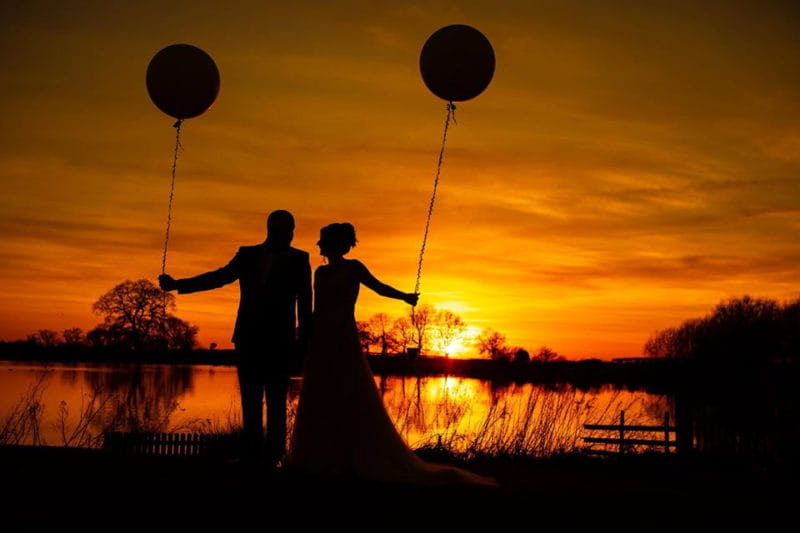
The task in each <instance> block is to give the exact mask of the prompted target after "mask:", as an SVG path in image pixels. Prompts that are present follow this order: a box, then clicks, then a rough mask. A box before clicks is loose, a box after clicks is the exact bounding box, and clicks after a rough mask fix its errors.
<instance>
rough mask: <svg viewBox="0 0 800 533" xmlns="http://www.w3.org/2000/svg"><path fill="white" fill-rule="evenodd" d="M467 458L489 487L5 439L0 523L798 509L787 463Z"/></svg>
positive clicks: (460, 522)
mask: <svg viewBox="0 0 800 533" xmlns="http://www.w3.org/2000/svg"><path fill="white" fill-rule="evenodd" d="M468 466H469V468H470V469H472V470H474V471H476V472H480V473H483V474H490V475H493V476H494V477H495V478H496V479H498V480H499V481H500V483H501V487H500V488H498V489H492V488H475V487H416V486H404V485H395V484H386V483H375V482H363V481H362V482H358V481H354V480H342V479H337V480H330V479H317V478H310V477H306V476H302V475H299V474H297V473H292V472H286V471H278V472H269V471H266V470H264V469H259V468H253V467H248V466H244V465H242V464H238V463H226V462H218V461H217V462H211V461H209V460H203V459H191V458H161V457H118V456H113V455H108V454H105V453H103V452H100V451H90V450H74V449H65V448H27V447H7V448H0V476H1V478H0V479H2V481H1V482H0V483H2V489H1V490H2V494H0V531H72V530H76V531H87V530H88V531H100V530H103V531H117V530H124V531H128V530H148V531H176V530H179V531H190V530H202V531H209V530H214V531H271V530H276V529H279V530H287V529H289V530H297V531H305V530H309V529H316V530H324V531H329V530H338V529H340V528H343V530H344V531H350V530H387V529H390V530H397V529H401V528H402V529H407V528H413V529H414V530H421V531H433V530H442V529H443V528H446V529H447V530H452V529H454V528H456V527H457V528H459V529H466V530H468V531H476V530H490V531H495V530H500V529H503V530H507V529H509V528H513V529H514V530H524V531H541V530H544V529H545V528H546V529H547V530H552V529H559V530H566V531H574V530H581V531H587V530H595V529H601V530H606V529H609V530H610V529H614V530H625V531H645V530H647V531H652V530H679V529H683V528H691V529H692V530H695V528H697V527H702V528H703V529H706V528H708V529H709V530H713V531H719V530H720V528H722V527H725V526H726V525H727V526H732V525H738V526H742V525H744V524H745V523H754V525H756V526H757V527H758V529H759V530H760V531H773V530H777V529H781V530H783V529H786V528H787V527H788V528H789V529H792V530H793V529H794V528H795V527H796V520H797V511H798V508H797V507H798V505H800V502H799V501H798V499H797V495H798V488H797V485H796V482H797V479H796V477H795V476H794V474H793V473H792V472H788V471H772V472H765V471H761V472H758V471H752V469H742V468H732V467H730V466H727V467H723V466H722V465H716V466H714V465H708V464H699V463H698V462H696V461H689V462H687V461H676V460H675V459H673V458H669V459H665V458H663V457H630V458H625V459H624V460H620V459H615V458H611V459H597V458H586V457H564V458H557V459H547V460H534V461H514V462H500V461H492V462H491V463H474V464H471V465H468ZM786 517H789V519H790V520H791V521H790V522H789V523H788V524H786V525H785V526H783V527H780V528H779V526H778V525H777V524H778V521H779V520H781V519H785V518H786ZM738 529H739V528H738V527H737V530H738Z"/></svg>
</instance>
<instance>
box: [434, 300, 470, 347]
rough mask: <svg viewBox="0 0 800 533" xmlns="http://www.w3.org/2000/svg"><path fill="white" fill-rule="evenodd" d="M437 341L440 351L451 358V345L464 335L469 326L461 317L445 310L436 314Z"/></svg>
mask: <svg viewBox="0 0 800 533" xmlns="http://www.w3.org/2000/svg"><path fill="white" fill-rule="evenodd" d="M436 326H437V327H436V330H435V331H436V339H437V341H438V342H437V344H438V348H439V351H440V352H441V353H444V356H445V357H450V354H449V350H450V345H451V344H452V343H453V341H455V340H456V339H457V338H458V337H460V336H461V334H462V333H464V330H465V329H466V327H467V325H466V324H465V323H464V321H463V320H462V319H461V317H460V316H458V315H457V314H455V313H454V312H452V311H448V310H447V309H444V310H442V311H439V312H438V313H437V314H436Z"/></svg>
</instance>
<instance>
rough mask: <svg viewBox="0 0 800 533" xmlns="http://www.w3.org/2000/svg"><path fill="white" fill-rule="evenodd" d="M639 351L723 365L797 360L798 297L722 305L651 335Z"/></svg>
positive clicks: (799, 354) (733, 301)
mask: <svg viewBox="0 0 800 533" xmlns="http://www.w3.org/2000/svg"><path fill="white" fill-rule="evenodd" d="M644 352H645V354H646V355H648V356H650V357H664V358H678V359H691V360H694V361H697V362H703V363H709V364H715V363H722V364H724V365H726V366H730V365H732V364H738V365H745V366H750V365H753V364H762V363H773V362H786V361H794V360H797V359H798V357H800V298H798V299H796V300H794V301H789V302H785V303H779V302H778V301H776V300H772V299H768V298H752V297H750V296H747V295H745V296H743V297H741V298H733V299H730V300H727V301H723V302H721V303H719V304H718V305H717V306H716V307H715V308H714V310H713V311H712V312H711V313H709V314H708V315H706V316H705V317H702V318H693V319H690V320H686V321H684V322H683V323H682V324H681V325H679V326H676V327H671V328H667V329H664V330H661V331H658V332H656V333H655V334H654V335H653V336H652V337H650V339H649V340H648V341H647V343H646V344H645V346H644Z"/></svg>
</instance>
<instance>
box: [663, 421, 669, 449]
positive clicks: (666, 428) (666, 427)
mask: <svg viewBox="0 0 800 533" xmlns="http://www.w3.org/2000/svg"><path fill="white" fill-rule="evenodd" d="M664 453H665V454H667V455H669V411H664Z"/></svg>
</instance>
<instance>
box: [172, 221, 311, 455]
mask: <svg viewBox="0 0 800 533" xmlns="http://www.w3.org/2000/svg"><path fill="white" fill-rule="evenodd" d="M293 237H294V217H292V214H291V213H289V212H288V211H283V210H279V211H273V212H272V213H270V215H269V217H268V218H267V239H266V240H265V241H264V242H263V243H261V244H256V245H255V246H242V247H240V248H239V251H238V252H236V255H235V256H234V257H233V259H231V261H230V262H229V263H228V264H227V265H225V266H224V267H222V268H220V269H218V270H214V271H212V272H206V273H205V274H200V275H199V276H195V277H192V278H184V279H179V280H175V279H173V278H172V277H171V276H169V275H167V274H162V275H161V276H159V278H158V280H159V283H160V285H161V288H162V289H163V290H165V291H171V290H174V289H177V290H178V293H179V294H185V293H190V292H197V291H206V290H209V289H216V288H217V287H222V286H223V285H226V284H228V283H231V282H233V281H236V280H237V279H238V280H239V291H240V299H239V311H238V313H237V316H236V326H235V327H234V330H233V339H232V340H233V343H234V346H235V348H236V354H237V374H238V377H239V389H240V391H241V395H242V423H243V425H244V428H243V438H244V450H243V452H244V456H243V458H244V460H245V461H255V460H258V458H259V457H260V455H261V453H262V447H263V452H264V453H265V456H266V457H265V459H266V461H267V464H268V465H270V466H275V465H276V464H277V463H278V461H280V460H281V458H282V456H283V454H284V452H285V445H286V396H287V392H288V388H289V375H290V372H291V370H292V369H291V366H292V355H293V353H302V351H303V349H304V348H305V345H306V344H307V342H308V339H309V333H310V331H309V330H310V327H311V265H310V263H309V258H308V252H304V251H302V250H298V249H296V248H292V247H291V246H290V244H291V242H292V238H293ZM295 307H296V308H297V314H295ZM295 323H297V325H298V327H297V332H295ZM265 394H266V398H267V437H266V444H265V445H264V444H263V443H262V439H263V435H264V430H263V425H262V405H263V404H262V399H263V397H264V395H265Z"/></svg>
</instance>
